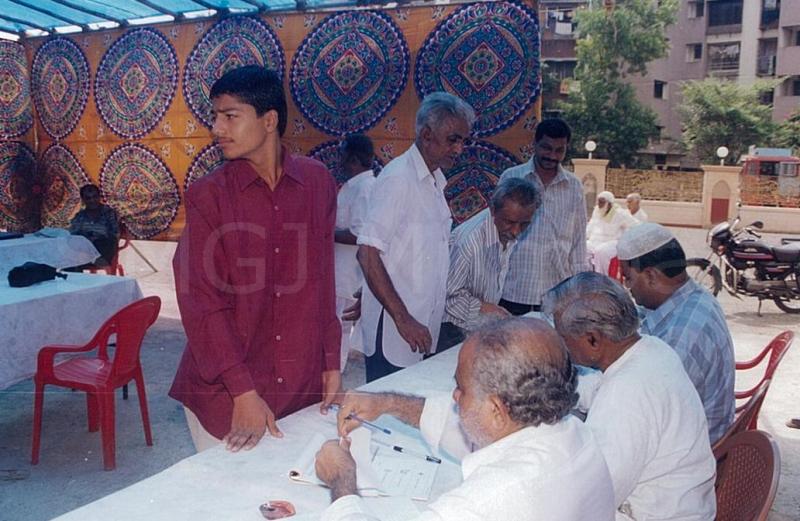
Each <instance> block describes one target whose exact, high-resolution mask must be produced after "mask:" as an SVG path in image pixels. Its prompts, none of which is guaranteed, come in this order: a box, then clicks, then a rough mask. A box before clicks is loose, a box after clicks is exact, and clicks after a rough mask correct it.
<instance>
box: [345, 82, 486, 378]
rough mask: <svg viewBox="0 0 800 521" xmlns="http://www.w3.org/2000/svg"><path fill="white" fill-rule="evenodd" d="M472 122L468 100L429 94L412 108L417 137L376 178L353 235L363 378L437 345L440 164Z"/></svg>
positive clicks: (442, 281) (444, 226)
mask: <svg viewBox="0 0 800 521" xmlns="http://www.w3.org/2000/svg"><path fill="white" fill-rule="evenodd" d="M474 121H475V112H474V111H473V110H472V107H470V106H469V105H468V104H467V103H466V102H465V101H463V100H461V99H459V98H457V97H455V96H453V95H452V94H448V93H444V92H435V93H433V94H429V95H427V96H426V97H425V99H424V100H423V101H422V105H421V106H420V108H419V110H418V111H417V117H416V136H417V137H416V140H415V141H414V144H413V145H412V146H411V148H409V149H408V151H406V152H405V153H404V154H402V155H401V156H399V157H397V158H395V159H393V160H392V161H390V162H389V164H387V165H386V167H385V168H384V169H383V171H382V172H381V175H380V177H378V179H377V181H376V182H375V187H374V189H373V192H372V197H371V200H370V208H369V213H368V215H367V218H366V221H365V223H364V226H363V228H362V230H361V232H360V233H359V235H358V244H359V245H360V246H359V250H358V261H359V263H360V264H361V268H362V270H363V271H364V279H365V280H366V282H367V288H365V289H364V294H363V298H362V308H361V312H362V316H361V319H362V331H363V333H364V352H365V354H366V355H367V360H366V372H367V381H372V380H375V379H377V378H380V377H382V376H385V375H387V374H391V373H393V372H395V371H397V370H399V369H402V368H403V367H407V366H409V365H412V364H414V363H416V362H418V361H420V360H422V357H423V355H425V354H427V353H430V352H431V351H432V350H435V346H436V342H437V339H438V336H439V327H440V324H441V321H442V315H443V314H444V300H445V292H446V283H447V270H448V266H449V251H448V240H449V237H450V227H451V223H452V218H451V214H450V207H449V206H448V204H447V201H446V200H445V197H444V187H445V185H446V184H447V180H446V179H445V177H444V174H443V173H442V169H447V168H451V167H452V166H453V164H454V163H455V162H456V160H457V158H458V156H459V155H460V154H461V152H462V150H463V147H464V141H465V140H466V139H468V138H469V133H470V128H471V126H472V124H473V123H474Z"/></svg>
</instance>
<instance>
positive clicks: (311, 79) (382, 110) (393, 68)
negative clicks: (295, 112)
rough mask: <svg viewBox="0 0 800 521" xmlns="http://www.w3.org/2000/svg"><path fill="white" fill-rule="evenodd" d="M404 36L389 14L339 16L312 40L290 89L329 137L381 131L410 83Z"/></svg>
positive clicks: (303, 48) (299, 57)
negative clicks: (379, 124) (379, 127)
mask: <svg viewBox="0 0 800 521" xmlns="http://www.w3.org/2000/svg"><path fill="white" fill-rule="evenodd" d="M409 59H410V58H409V51H408V45H407V44H406V41H405V38H404V37H403V33H402V31H401V30H400V28H399V27H397V25H395V23H394V22H393V21H392V19H391V18H390V17H389V16H388V15H386V14H384V13H376V12H370V11H350V12H344V13H338V14H333V15H331V16H329V17H327V18H326V19H325V20H323V21H322V23H320V24H319V26H318V27H317V28H316V29H314V30H313V31H312V32H311V33H309V34H308V36H306V38H305V39H304V40H303V43H302V45H300V48H299V49H298V50H297V53H296V54H295V55H294V59H293V60H292V72H291V77H290V79H289V86H290V88H291V91H292V97H293V98H294V101H295V103H296V104H297V106H298V108H299V109H300V112H302V113H303V115H304V116H305V117H306V118H308V120H309V121H311V123H312V124H313V125H314V126H316V127H317V128H319V129H320V130H323V131H325V132H327V133H329V134H334V135H344V134H348V133H352V132H361V131H363V130H366V129H368V128H370V127H372V126H373V125H375V124H376V123H377V122H378V121H379V120H380V119H381V118H382V117H383V116H384V115H386V113H387V112H388V111H389V109H391V108H392V106H393V105H394V104H395V102H396V101H397V99H398V98H399V97H400V94H402V92H403V90H404V89H405V87H406V82H407V81H408V71H409Z"/></svg>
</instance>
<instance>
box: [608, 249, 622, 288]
mask: <svg viewBox="0 0 800 521" xmlns="http://www.w3.org/2000/svg"><path fill="white" fill-rule="evenodd" d="M608 276H609V277H611V278H612V279H614V280H616V281H619V282H620V283H622V282H624V279H623V277H622V269H620V266H619V257H616V256H615V257H612V258H611V262H609V263H608Z"/></svg>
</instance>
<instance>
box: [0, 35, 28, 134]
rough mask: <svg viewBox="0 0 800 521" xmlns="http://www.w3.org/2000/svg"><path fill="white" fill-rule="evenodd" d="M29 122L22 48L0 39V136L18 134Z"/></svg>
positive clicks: (24, 59)
mask: <svg viewBox="0 0 800 521" xmlns="http://www.w3.org/2000/svg"><path fill="white" fill-rule="evenodd" d="M31 125H33V110H32V109H31V86H30V82H29V80H28V60H27V59H26V58H25V48H24V47H23V46H22V45H20V44H18V43H16V42H12V41H8V40H0V138H3V139H9V138H14V137H17V136H21V135H22V134H24V133H25V132H27V131H28V129H29V128H31Z"/></svg>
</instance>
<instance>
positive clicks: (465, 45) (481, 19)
mask: <svg viewBox="0 0 800 521" xmlns="http://www.w3.org/2000/svg"><path fill="white" fill-rule="evenodd" d="M414 86H415V87H416V89H417V93H418V94H419V96H420V97H424V96H425V95H426V94H429V93H431V92H434V91H441V90H444V91H448V92H452V93H453V94H455V95H457V96H459V97H460V98H463V99H464V100H466V101H467V102H468V103H469V104H470V105H472V107H473V108H474V109H475V112H476V114H477V116H478V120H477V121H476V123H475V127H474V129H473V133H474V134H475V135H476V136H481V137H482V136H488V135H491V134H495V133H497V132H499V131H501V130H503V129H504V128H506V127H509V126H510V125H512V124H513V123H514V122H515V121H516V120H517V119H518V118H519V117H520V116H521V115H522V114H523V113H524V112H525V111H526V110H527V109H528V107H530V106H531V104H532V103H533V102H534V101H535V100H536V98H537V96H538V95H539V90H540V80H539V22H538V19H537V17H536V13H535V12H533V11H532V10H531V9H529V8H528V7H526V6H524V5H521V4H517V3H512V2H481V3H476V4H471V5H467V6H464V7H462V8H460V9H457V10H456V11H454V12H453V13H452V14H451V15H450V16H448V17H447V18H446V19H445V20H444V21H442V22H441V23H439V25H437V26H436V29H435V30H434V31H433V32H432V33H431V34H430V35H428V38H426V40H425V43H424V44H423V45H422V47H421V49H420V51H419V54H418V55H417V62H416V66H415V69H414Z"/></svg>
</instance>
